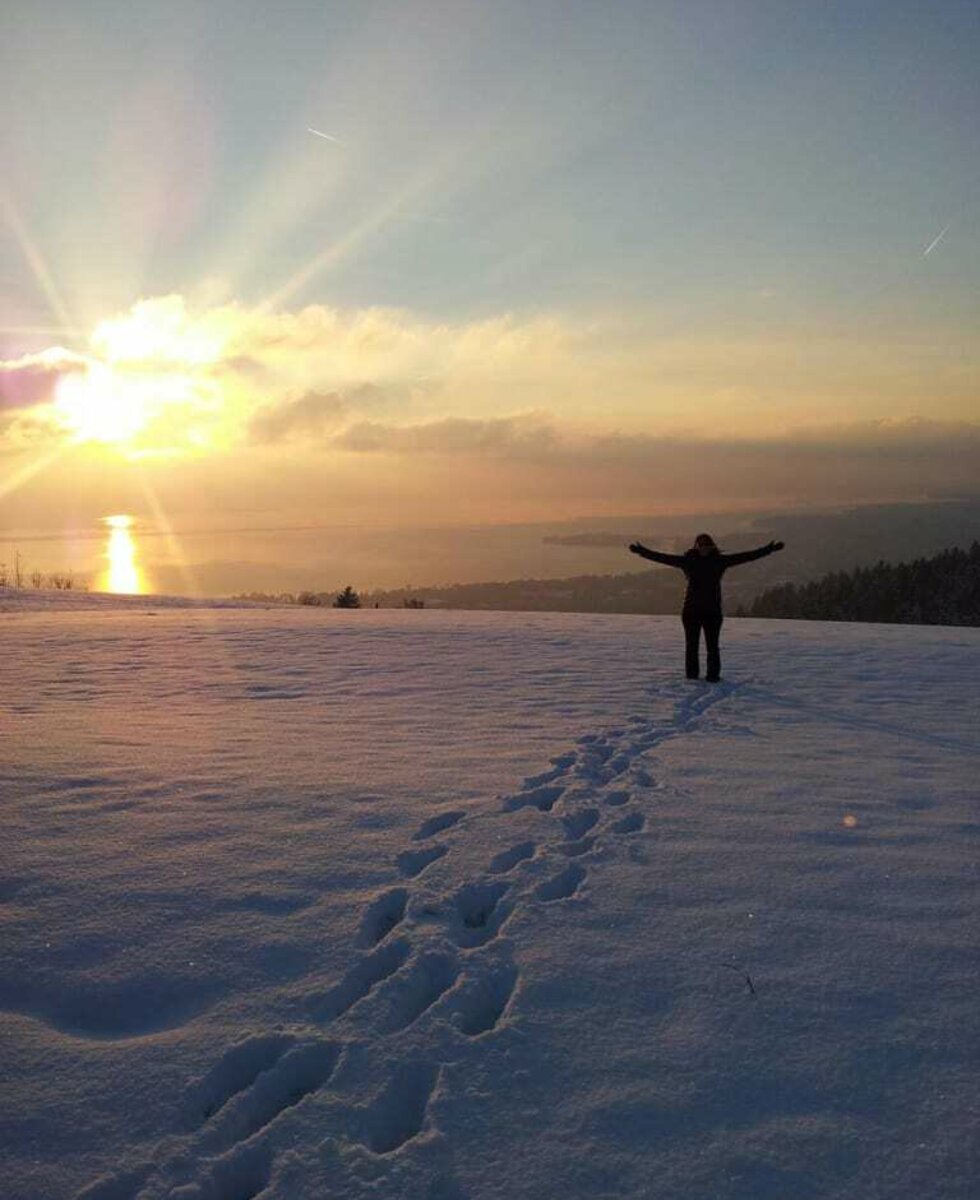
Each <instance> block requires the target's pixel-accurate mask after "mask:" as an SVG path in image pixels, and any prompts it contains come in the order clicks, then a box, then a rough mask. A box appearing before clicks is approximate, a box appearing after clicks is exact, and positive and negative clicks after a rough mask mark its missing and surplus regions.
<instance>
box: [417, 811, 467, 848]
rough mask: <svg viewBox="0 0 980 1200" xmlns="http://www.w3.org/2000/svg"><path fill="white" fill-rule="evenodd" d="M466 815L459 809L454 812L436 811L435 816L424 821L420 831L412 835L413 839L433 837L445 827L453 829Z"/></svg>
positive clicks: (421, 839)
mask: <svg viewBox="0 0 980 1200" xmlns="http://www.w3.org/2000/svg"><path fill="white" fill-rule="evenodd" d="M465 816H466V813H464V812H461V811H459V810H457V809H454V810H453V811H452V812H444V813H436V815H435V816H434V817H429V819H428V821H423V822H422V824H421V825H420V826H419V830H418V832H417V833H415V834H413V835H412V841H413V842H421V841H424V839H425V838H430V837H432V836H433V834H436V833H442V832H443V830H444V829H452V827H453V826H454V825H456V824H458V823H459V822H460V821H461V820H462V819H463V817H465Z"/></svg>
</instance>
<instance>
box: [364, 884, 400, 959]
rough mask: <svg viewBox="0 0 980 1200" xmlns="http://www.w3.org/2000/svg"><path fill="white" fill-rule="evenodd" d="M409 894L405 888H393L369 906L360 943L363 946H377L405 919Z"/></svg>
mask: <svg viewBox="0 0 980 1200" xmlns="http://www.w3.org/2000/svg"><path fill="white" fill-rule="evenodd" d="M407 904H408V892H407V891H406V889H405V888H392V889H391V891H390V892H384V893H383V894H382V895H380V896H378V897H376V898H375V899H374V900H372V901H371V903H370V904H369V905H368V908H367V912H365V914H364V920H363V921H362V922H361V932H360V935H359V937H358V941H359V942H360V944H361V945H362V946H376V945H377V944H378V943H379V942H383V941H384V940H385V938H386V937H387V936H388V934H389V933H391V931H392V930H393V929H394V928H395V927H396V926H398V925H400V924H401V922H402V921H403V920H404V918H405V906H406V905H407Z"/></svg>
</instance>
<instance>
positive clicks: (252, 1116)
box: [77, 684, 739, 1200]
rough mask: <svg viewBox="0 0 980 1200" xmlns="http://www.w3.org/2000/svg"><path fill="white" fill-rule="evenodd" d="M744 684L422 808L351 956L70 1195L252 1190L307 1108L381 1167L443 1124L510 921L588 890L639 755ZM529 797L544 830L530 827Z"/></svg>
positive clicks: (504, 999) (615, 835) (211, 1196)
mask: <svg viewBox="0 0 980 1200" xmlns="http://www.w3.org/2000/svg"><path fill="white" fill-rule="evenodd" d="M738 686H739V685H731V684H722V685H720V686H716V687H713V688H709V689H701V688H698V689H697V690H693V691H692V693H691V695H689V696H685V697H684V698H683V699H682V700H680V701H679V702H677V703H676V704H675V707H674V711H673V713H672V715H671V716H670V717H669V718H667V719H665V720H662V721H657V720H653V719H650V718H648V717H645V716H640V715H637V716H634V717H631V718H630V720H629V722H628V723H627V724H626V725H625V726H624V727H622V728H616V729H611V730H608V731H606V732H603V733H596V734H588V735H586V736H583V737H581V738H580V739H579V740H578V742H577V743H576V746H575V748H574V749H573V750H572V751H568V752H565V753H562V754H560V755H558V756H556V757H555V758H553V759H552V760H551V765H550V767H549V768H548V769H547V770H544V771H541V772H539V773H537V774H535V775H532V776H529V777H528V778H527V779H525V781H524V783H523V786H522V787H521V788H520V789H518V790H517V791H515V792H513V793H511V794H509V795H506V796H503V797H500V798H498V800H497V801H496V802H492V803H491V804H488V805H480V806H475V807H474V808H473V809H472V810H471V811H470V812H463V811H461V810H458V809H452V810H446V811H444V812H438V813H435V814H433V815H432V816H430V817H428V818H427V819H426V820H425V821H424V822H422V823H421V825H420V826H419V828H418V829H417V830H416V831H415V833H414V834H413V835H412V836H411V838H410V841H409V845H408V846H406V847H405V849H404V850H403V851H402V852H400V853H399V854H398V855H397V857H396V859H395V861H394V862H393V863H392V878H391V883H390V885H389V886H387V887H384V888H382V889H381V890H380V891H379V893H378V894H377V895H376V896H375V897H374V898H373V899H372V900H371V901H370V903H368V904H367V905H366V906H365V909H364V911H363V913H362V916H361V919H360V923H359V930H358V933H357V936H356V939H355V945H354V947H353V954H352V958H351V960H350V965H349V966H348V968H347V970H346V971H345V972H344V973H343V974H342V975H341V976H340V977H339V978H334V979H332V980H326V979H311V981H310V986H309V988H308V991H307V992H306V995H305V1000H304V1001H303V1004H302V1006H301V1011H300V1012H290V1013H284V1023H283V1026H282V1027H279V1028H276V1029H274V1030H272V1031H269V1032H266V1033H262V1034H257V1035H255V1036H251V1037H247V1038H245V1039H243V1040H241V1041H239V1042H238V1043H237V1044H234V1045H232V1046H230V1047H229V1048H227V1049H226V1050H225V1051H224V1052H223V1053H222V1054H220V1055H219V1056H218V1057H217V1059H216V1061H215V1062H214V1064H213V1065H212V1067H211V1068H210V1069H209V1070H208V1071H207V1072H206V1073H205V1074H204V1075H202V1076H201V1077H200V1078H197V1079H194V1080H192V1081H190V1082H189V1084H188V1085H187V1087H186V1089H185V1094H184V1097H183V1101H182V1103H181V1106H180V1110H179V1112H177V1113H176V1114H175V1120H174V1127H173V1128H172V1129H171V1130H168V1131H161V1132H162V1133H163V1134H164V1136H162V1138H161V1140H160V1142H159V1143H158V1144H157V1145H156V1146H155V1147H151V1148H150V1150H149V1153H148V1154H146V1156H145V1157H144V1159H143V1160H142V1161H140V1162H135V1163H130V1164H128V1165H126V1166H125V1167H124V1168H123V1169H122V1170H120V1171H118V1172H116V1173H115V1174H113V1175H111V1176H109V1177H106V1178H103V1179H100V1180H97V1181H95V1182H94V1183H92V1184H91V1185H89V1186H88V1187H86V1188H85V1189H83V1190H82V1191H81V1192H80V1193H78V1195H77V1200H252V1197H256V1196H259V1195H260V1193H263V1192H264V1191H265V1190H266V1189H267V1188H270V1187H273V1186H274V1184H275V1181H276V1170H277V1165H279V1160H280V1159H284V1158H285V1157H286V1151H287V1150H288V1148H289V1147H291V1146H292V1145H294V1143H295V1142H296V1141H297V1139H298V1138H301V1137H302V1136H303V1135H302V1130H304V1129H308V1128H309V1127H310V1126H309V1123H308V1118H309V1116H310V1114H311V1113H312V1112H315V1113H316V1121H315V1128H316V1129H317V1131H318V1132H317V1138H318V1139H319V1140H320V1141H322V1142H323V1145H324V1147H327V1146H330V1147H333V1149H334V1151H335V1158H336V1162H337V1163H338V1164H339V1166H338V1167H337V1171H339V1172H340V1175H341V1178H342V1177H343V1171H344V1170H346V1169H348V1167H347V1166H345V1164H346V1163H348V1162H351V1163H354V1162H361V1161H362V1160H363V1156H364V1155H367V1156H368V1159H369V1161H372V1162H374V1163H375V1166H374V1167H373V1168H372V1171H373V1173H374V1174H375V1175H376V1174H377V1172H379V1171H380V1172H381V1173H382V1175H383V1172H384V1170H385V1169H386V1168H385V1164H386V1163H390V1162H391V1161H393V1160H394V1159H395V1158H396V1157H397V1156H399V1155H400V1154H401V1153H402V1152H404V1151H406V1150H407V1149H408V1148H410V1147H411V1146H412V1145H413V1144H414V1143H415V1142H416V1141H417V1140H419V1139H422V1140H425V1139H431V1138H433V1137H437V1136H439V1135H438V1125H437V1121H436V1119H435V1116H434V1114H433V1107H434V1105H435V1104H436V1102H437V1101H438V1102H442V1103H444V1102H447V1101H451V1095H450V1093H449V1092H448V1091H447V1089H448V1088H449V1087H450V1082H449V1080H450V1076H451V1074H452V1072H451V1071H449V1070H448V1069H447V1064H453V1063H454V1062H459V1063H465V1062H466V1060H467V1056H468V1055H471V1054H472V1053H473V1052H475V1051H478V1049H479V1047H480V1046H481V1045H483V1044H484V1043H485V1041H486V1039H488V1038H492V1037H493V1036H494V1034H495V1033H497V1032H499V1031H500V1030H501V1028H502V1027H503V1025H504V1024H505V1023H506V1022H507V1019H508V1017H509V1016H510V1015H511V1014H512V1013H514V1012H515V1010H517V1009H519V1006H520V997H521V975H520V969H519V967H518V965H517V964H516V962H515V958H514V941H513V940H512V939H511V938H510V937H508V936H507V932H508V930H509V929H510V928H511V926H512V925H515V924H516V918H518V917H519V916H520V915H521V914H524V913H531V912H533V911H534V910H535V909H537V910H540V911H541V912H542V913H544V912H556V911H558V910H562V909H564V910H567V913H568V916H569V918H570V919H571V915H572V913H573V912H574V909H575V906H577V905H581V904H587V903H588V896H589V891H590V888H591V887H592V886H594V885H593V883H592V878H591V877H592V873H593V869H594V867H595V865H596V863H595V861H594V860H596V857H597V853H598V851H600V850H602V852H603V855H604V857H605V858H609V857H616V856H617V855H618V854H620V853H621V852H622V851H621V850H620V848H621V847H623V846H624V845H625V844H626V843H627V842H628V839H630V838H632V837H634V836H635V835H637V834H639V833H641V832H642V831H643V830H644V829H645V828H646V826H647V823H648V819H649V817H650V816H651V815H653V814H652V812H651V811H650V810H651V807H652V802H653V798H654V797H655V789H656V788H657V787H658V786H659V784H658V781H657V780H655V779H654V778H653V777H652V776H651V774H650V772H649V771H648V769H647V767H646V766H645V765H644V756H645V755H646V754H647V753H648V752H649V751H650V750H652V749H653V748H654V747H656V746H657V745H659V744H660V743H661V742H663V741H665V740H667V739H669V738H673V737H677V736H679V735H682V734H685V733H687V732H689V731H691V730H693V729H694V728H695V727H696V726H697V724H698V723H699V722H700V721H701V720H702V719H703V718H704V716H705V714H706V713H708V712H709V710H710V709H711V708H712V707H713V706H715V705H717V704H719V703H721V702H723V701H724V700H725V699H726V698H727V697H728V696H730V695H731V694H732V692H733V691H734V690H735V689H736V688H737V687H738ZM528 809H536V810H537V813H538V814H540V816H536V815H535V816H534V820H535V821H536V822H542V821H544V822H546V829H547V833H546V835H545V836H540V837H539V836H535V837H527V836H522V832H521V831H522V830H523V829H526V826H525V825H524V824H522V823H521V818H522V817H523V816H526V815H527V814H526V811H525V810H528ZM532 815H533V814H532ZM477 823H479V824H480V825H481V826H482V827H484V829H483V833H484V836H485V834H486V828H485V827H486V826H487V825H490V826H491V828H493V827H494V826H495V827H496V828H493V832H492V839H491V840H492V841H494V842H495V843H496V844H497V845H499V847H500V848H499V849H498V850H497V851H496V852H495V853H493V854H492V855H491V856H490V858H489V859H488V861H487V862H486V863H485V866H484V869H483V871H482V872H481V873H478V874H477V875H476V876H474V877H455V878H454V877H453V871H452V861H453V854H452V851H453V847H454V845H456V844H458V842H459V840H460V839H464V838H465V837H466V835H467V828H468V827H471V826H475V825H476V824H477ZM508 823H511V824H513V825H514V826H515V829H514V832H513V834H512V836H513V841H509V840H508V837H507V832H508V831H507V825H508ZM514 834H516V836H514ZM430 876H432V877H433V879H436V878H437V880H438V881H437V882H434V883H432V884H429V883H427V880H428V878H429V877H430ZM599 884H601V873H600V880H599V881H598V883H597V884H596V886H598V885H599ZM337 1147H340V1148H342V1152H341V1151H340V1150H337ZM324 1153H326V1150H325V1151H324ZM358 1155H360V1156H361V1158H358ZM282 1165H283V1168H284V1169H285V1162H284V1163H283V1164H282ZM290 1165H291V1166H293V1165H294V1164H293V1163H292V1161H290ZM349 1169H353V1167H351V1168H349ZM290 1178H291V1181H292V1182H291V1183H290V1187H292V1186H295V1181H294V1180H292V1176H291V1177H290ZM285 1186H286V1185H284V1187H285ZM282 1194H288V1188H287V1190H286V1191H283V1192H282Z"/></svg>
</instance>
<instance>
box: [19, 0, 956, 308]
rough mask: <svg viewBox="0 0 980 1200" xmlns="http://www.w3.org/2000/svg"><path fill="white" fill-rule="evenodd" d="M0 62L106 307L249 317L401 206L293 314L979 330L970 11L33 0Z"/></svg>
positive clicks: (30, 213) (44, 178)
mask: <svg viewBox="0 0 980 1200" xmlns="http://www.w3.org/2000/svg"><path fill="white" fill-rule="evenodd" d="M4 47H5V48H4V50H3V62H2V66H3V76H4V87H5V91H6V93H7V96H8V97H9V99H10V103H5V104H4V106H3V107H4V113H5V115H4V117H3V130H4V144H5V159H6V161H7V162H8V163H10V164H12V165H13V167H14V170H13V172H12V173H11V175H10V177H9V180H10V186H11V190H12V191H13V192H14V194H15V199H17V200H18V201H19V207H20V208H21V210H22V212H23V213H24V214H25V219H29V224H30V227H31V229H32V231H33V234H34V237H35V239H36V241H37V242H38V244H39V246H41V247H42V248H46V249H47V252H48V254H49V256H50V257H51V258H52V259H54V260H55V261H57V262H58V263H60V264H61V265H62V273H63V275H64V277H65V285H64V286H65V287H66V289H68V290H69V292H70V293H72V294H73V295H77V297H78V303H79V304H82V305H83V306H85V307H86V308H93V307H96V306H97V305H98V303H99V300H100V299H102V298H103V297H104V299H105V302H106V303H107V304H108V305H110V306H122V305H125V304H128V303H130V302H131V301H132V300H134V299H136V298H137V296H138V295H139V294H149V295H152V294H159V293H162V292H167V291H172V290H177V291H181V292H187V291H190V290H192V289H193V288H194V287H195V286H196V285H198V284H199V283H200V282H201V280H202V278H206V277H208V276H209V275H211V274H213V275H215V276H221V275H222V273H223V272H224V271H226V270H228V269H229V268H230V267H231V266H234V269H235V278H234V279H232V280H230V281H229V282H230V283H231V284H232V285H233V286H234V288H235V290H236V294H237V295H240V296H241V297H243V298H246V299H248V300H260V299H262V298H263V297H264V296H265V295H267V294H268V292H269V291H270V290H274V289H275V288H276V287H277V286H279V285H280V284H282V283H283V282H285V281H288V280H289V279H290V278H291V277H292V275H293V274H294V273H295V272H297V271H299V270H300V269H302V267H303V266H304V265H306V264H307V263H308V262H309V261H310V259H311V258H312V257H315V255H316V254H317V253H318V252H320V251H321V250H323V249H324V248H325V247H327V246H328V245H329V244H331V243H332V242H334V241H336V240H338V239H342V238H344V237H345V236H346V235H347V234H349V233H350V231H351V230H353V229H355V228H357V227H358V225H359V223H360V222H363V221H364V220H368V221H370V220H371V218H372V217H373V216H375V214H378V213H379V212H380V211H381V210H383V209H384V208H385V205H386V204H392V203H395V207H394V209H393V211H391V212H388V213H386V214H385V215H384V216H383V217H379V224H378V226H377V228H375V229H373V230H372V231H371V232H370V233H369V234H368V235H367V236H366V237H365V238H364V240H363V241H361V242H359V244H358V245H357V247H356V249H355V250H354V251H353V252H352V253H350V254H349V255H348V256H347V257H345V258H344V260H343V261H342V262H340V263H338V264H337V265H336V266H334V267H333V268H325V269H324V270H322V271H321V272H319V273H316V274H315V275H313V277H312V278H310V279H309V280H308V281H307V282H306V283H305V284H304V285H303V286H302V287H301V288H299V289H298V290H297V291H295V292H293V293H292V294H291V295H290V297H289V300H290V302H291V303H294V304H300V303H303V302H314V301H316V302H330V303H339V304H351V305H366V304H386V305H391V304H394V305H404V306H409V307H413V308H419V309H423V310H425V311H427V312H430V313H453V314H457V315H458V314H459V313H460V312H463V313H484V312H490V311H497V310H499V309H501V308H506V309H515V308H516V309H520V310H525V311H526V310H529V309H540V308H549V309H553V308H561V309H568V308H575V309H580V310H581V309H585V310H589V309H593V308H615V307H617V306H619V305H628V306H631V307H632V306H640V307H643V308H648V309H650V310H652V311H653V312H655V313H657V314H661V315H662V316H663V318H664V319H665V320H667V321H670V322H679V323H682V324H685V325H686V324H690V323H695V322H699V323H700V322H704V323H711V321H712V320H724V321H736V322H740V321H742V320H750V319H751V317H752V315H753V313H752V309H751V304H752V298H753V297H754V298H755V299H756V300H760V301H762V302H763V303H760V304H759V305H758V307H759V308H760V309H762V310H763V311H762V313H761V314H760V316H762V317H764V319H765V320H766V321H771V320H773V313H772V311H771V310H772V308H773V307H774V306H773V305H771V304H769V305H766V304H765V303H764V301H765V300H767V299H773V298H774V297H773V296H772V295H770V293H775V294H776V295H778V297H779V298H780V305H779V308H780V313H779V317H778V319H780V320H782V319H787V318H790V317H797V316H799V317H801V318H808V319H809V318H811V317H813V316H814V315H819V316H821V317H822V318H825V319H826V318H827V315H828V314H827V310H828V309H831V308H832V309H834V310H835V311H836V313H837V314H838V315H843V316H846V317H847V318H849V319H863V318H864V317H865V316H866V315H870V314H867V313H866V310H867V309H868V307H869V306H875V307H878V308H885V309H886V310H888V312H889V313H894V314H895V315H896V316H901V317H903V318H907V319H921V320H926V321H932V320H947V321H949V320H952V321H953V322H957V321H965V320H967V319H972V318H975V316H976V302H975V293H976V288H975V284H976V272H977V267H978V264H980V253H978V249H977V241H978V223H977V209H976V196H977V187H978V183H980V166H978V163H980V156H978V155H977V153H976V139H975V129H976V127H977V121H978V118H980V72H978V71H977V69H976V64H977V62H978V61H980V11H978V9H977V6H976V5H975V4H967V3H939V4H936V5H932V6H929V7H928V8H927V7H925V6H922V5H913V4H909V3H896V2H891V3H874V4H869V3H860V2H858V3H854V2H852V3H846V4H843V3H822V4H819V5H814V4H809V3H806V4H792V3H789V4H787V3H785V2H784V3H740V2H738V0H735V2H733V0H728V2H727V3H698V2H694V3H690V2H687V3H682V4H673V3H667V4H663V3H659V4H658V3H649V2H647V3H642V4H632V3H617V4H608V5H607V4H603V3H588V4H585V3H569V2H567V0H566V2H564V3H560V4H556V3H548V2H536V3H527V2H525V3H520V4H511V3H494V4H466V3H462V4H460V3H442V4H433V3H412V2H408V3H400V4H369V3H368V4H349V3H345V4H330V3H326V4H325V3H318V4H297V3H286V4H283V5H276V6H272V5H268V4H253V3H248V2H246V3H241V2H238V3H228V2H218V3H211V4H206V5H204V4H199V3H195V4H183V5H182V4H179V3H178V4H169V5H166V6H160V5H156V4H152V5H151V4H143V3H134V4H122V3H108V4H107V3H86V4H84V5H77V4H63V3H62V4H52V3H44V2H42V3H38V4H31V5H25V6H18V7H17V9H16V10H15V11H14V12H13V13H11V14H10V15H8V16H7V17H6V18H5V38H4ZM307 125H313V126H314V127H316V128H321V129H324V130H325V131H327V132H330V133H332V134H333V135H334V136H336V137H338V138H340V139H341V142H342V143H343V144H342V145H341V144H337V143H330V142H327V141H325V140H322V139H318V138H316V137H314V136H312V135H309V134H307V133H306V127H307ZM147 190H152V191H154V192H155V193H157V194H166V195H168V196H169V200H168V201H166V202H163V203H162V204H161V205H160V210H159V211H154V212H153V213H152V214H151V215H149V216H146V217H145V219H144V218H143V214H142V212H139V214H138V218H136V219H134V216H133V210H134V209H137V210H140V209H141V206H143V205H144V204H145V203H146V196H145V193H146V191H147ZM402 195H404V199H403V200H402V201H401V202H400V203H399V202H398V197H399V196H402ZM167 218H170V224H169V225H168V222H167ZM947 224H949V225H950V230H949V233H948V234H947V237H946V238H945V239H944V242H943V243H942V244H941V245H940V246H939V247H937V248H936V250H935V251H934V252H933V253H932V254H931V255H930V256H929V257H928V258H926V259H923V257H922V250H923V249H924V247H925V246H927V245H928V243H929V241H930V240H931V239H932V238H933V237H934V236H935V235H936V234H938V233H939V231H940V230H941V229H942V228H943V227H944V226H946V225H947ZM272 225H275V226H276V227H275V229H274V230H272V229H268V230H267V228H266V226H272ZM233 232H234V234H235V237H236V239H237V241H236V244H235V245H234V246H229V245H228V242H229V240H230V237H231V235H232V233H233ZM250 248H254V256H251V255H250V254H249V249H250ZM11 250H12V248H11V247H7V248H6V253H5V256H4V276H5V279H7V280H8V281H10V280H11V279H13V281H14V283H15V284H18V283H19V284H20V285H21V287H23V289H24V291H25V292H29V291H30V287H29V280H27V279H24V278H23V275H24V272H23V268H22V267H21V266H20V264H19V263H18V261H17V255H16V251H15V250H14V252H13V253H12V252H11ZM232 259H234V260H235V261H234V263H232V262H231V260H232ZM19 277H20V278H19ZM100 293H101V294H100ZM23 302H24V303H26V302H27V297H25V298H24V301H23ZM872 319H873V317H872Z"/></svg>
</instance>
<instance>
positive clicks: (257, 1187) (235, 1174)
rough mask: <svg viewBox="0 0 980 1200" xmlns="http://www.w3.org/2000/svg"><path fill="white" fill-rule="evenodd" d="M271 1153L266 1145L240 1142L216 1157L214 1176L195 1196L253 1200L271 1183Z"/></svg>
mask: <svg viewBox="0 0 980 1200" xmlns="http://www.w3.org/2000/svg"><path fill="white" fill-rule="evenodd" d="M272 1161H273V1160H272V1155H271V1154H270V1153H269V1151H268V1150H267V1149H266V1148H265V1147H264V1146H240V1147H237V1148H236V1149H234V1150H232V1151H230V1152H229V1153H228V1154H224V1155H222V1156H221V1157H220V1158H217V1159H215V1161H214V1163H213V1165H212V1167H211V1179H210V1180H209V1181H208V1183H206V1184H205V1185H204V1187H203V1188H201V1189H199V1190H198V1193H197V1195H196V1196H195V1197H194V1200H198V1197H200V1200H253V1197H255V1196H257V1195H258V1194H259V1193H260V1192H263V1191H265V1189H266V1188H267V1187H268V1186H269V1177H270V1176H271V1174H272Z"/></svg>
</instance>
